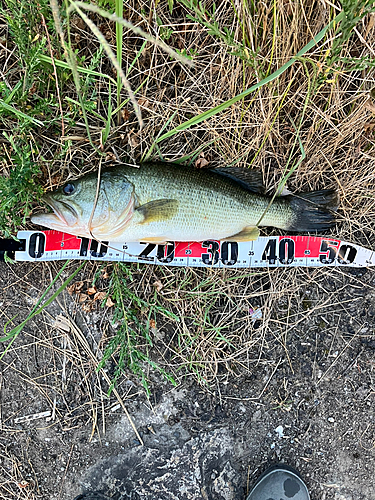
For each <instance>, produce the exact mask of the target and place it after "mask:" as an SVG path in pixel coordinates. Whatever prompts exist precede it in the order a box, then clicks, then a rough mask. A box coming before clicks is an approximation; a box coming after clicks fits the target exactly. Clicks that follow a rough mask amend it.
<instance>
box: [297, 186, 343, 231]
mask: <svg viewBox="0 0 375 500" xmlns="http://www.w3.org/2000/svg"><path fill="white" fill-rule="evenodd" d="M288 198H289V199H290V206H291V208H292V211H293V219H292V222H291V224H290V226H289V227H288V231H298V232H303V231H306V232H314V231H324V230H326V229H330V228H331V227H333V226H334V225H335V223H336V214H335V210H337V207H338V204H339V195H338V193H337V191H336V190H333V189H325V190H322V191H311V192H310V193H298V194H296V195H289V196H288Z"/></svg>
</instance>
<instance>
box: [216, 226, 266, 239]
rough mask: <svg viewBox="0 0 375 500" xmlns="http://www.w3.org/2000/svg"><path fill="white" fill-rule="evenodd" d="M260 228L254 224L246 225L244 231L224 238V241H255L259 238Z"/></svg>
mask: <svg viewBox="0 0 375 500" xmlns="http://www.w3.org/2000/svg"><path fill="white" fill-rule="evenodd" d="M259 234H260V232H259V229H258V228H257V227H254V226H246V227H245V228H244V229H242V231H240V232H239V233H237V234H234V235H233V236H230V237H229V238H224V240H223V241H254V240H257V239H258V238H259Z"/></svg>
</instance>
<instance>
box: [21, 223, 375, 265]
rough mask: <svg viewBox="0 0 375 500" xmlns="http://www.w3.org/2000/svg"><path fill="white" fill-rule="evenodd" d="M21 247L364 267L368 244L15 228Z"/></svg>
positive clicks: (161, 259) (26, 257) (96, 255)
mask: <svg viewBox="0 0 375 500" xmlns="http://www.w3.org/2000/svg"><path fill="white" fill-rule="evenodd" d="M17 236H18V238H19V239H20V240H24V241H25V244H24V250H22V251H16V252H15V260H17V261H51V260H65V259H79V260H96V261H98V260H101V261H115V262H141V263H149V264H161V265H168V266H189V267H228V268H249V267H296V266H303V267H306V266H308V267H310V266H311V267H326V266H346V267H368V266H373V265H375V256H374V252H373V251H372V250H369V249H366V248H363V247H361V246H359V245H355V244H352V243H346V242H343V241H340V240H337V239H332V238H325V237H315V236H275V237H260V238H258V239H257V240H256V241H249V242H226V241H224V242H220V241H214V240H207V241H203V242H190V243H186V242H168V243H167V244H165V245H156V244H151V243H142V242H140V243H111V242H110V241H109V242H108V241H103V242H97V241H95V240H89V239H87V238H79V237H76V236H71V235H69V234H66V233H60V232H58V231H50V230H46V231H19V232H18V235H17Z"/></svg>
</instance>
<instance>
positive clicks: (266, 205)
mask: <svg viewBox="0 0 375 500" xmlns="http://www.w3.org/2000/svg"><path fill="white" fill-rule="evenodd" d="M262 190H263V185H262V182H261V176H260V173H259V172H258V171H252V170H248V169H242V168H223V169H222V170H199V169H196V168H188V167H183V166H180V165H177V164H173V163H162V162H159V163H145V164H143V165H141V166H140V167H139V168H135V167H132V166H127V165H119V166H116V167H114V168H111V169H108V170H106V171H104V172H103V173H102V175H101V180H100V188H99V195H98V198H97V202H96V205H95V211H94V213H92V212H93V208H94V202H95V197H96V191H97V174H88V175H86V176H83V177H81V178H80V179H77V180H74V181H69V182H68V183H67V184H65V185H64V186H62V187H60V188H59V189H57V190H56V191H54V192H51V193H47V194H45V195H44V198H43V199H44V201H45V202H46V203H47V204H48V205H49V206H50V207H51V208H52V210H53V212H54V213H47V214H36V215H33V216H32V219H31V220H32V222H34V223H36V224H40V225H42V226H46V227H48V228H50V229H55V230H58V231H63V232H65V233H69V234H73V235H76V236H82V237H87V238H92V237H94V238H96V239H98V240H101V241H112V242H132V241H144V242H152V243H164V242H166V241H203V240H212V239H214V240H227V241H231V240H232V241H250V240H255V239H257V238H258V236H259V229H258V227H259V226H273V227H276V228H279V229H285V230H287V231H297V232H315V231H322V230H325V229H328V228H330V227H332V226H333V225H334V223H335V216H334V214H333V213H332V210H334V209H335V208H336V205H337V194H336V192H335V191H328V190H325V191H313V192H310V193H303V194H298V195H288V196H282V197H277V198H275V200H274V201H273V203H272V204H271V205H270V197H268V196H265V195H263V194H260V191H262Z"/></svg>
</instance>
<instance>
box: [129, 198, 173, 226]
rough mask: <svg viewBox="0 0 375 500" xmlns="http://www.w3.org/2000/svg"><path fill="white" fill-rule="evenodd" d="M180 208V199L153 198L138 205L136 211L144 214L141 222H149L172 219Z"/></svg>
mask: <svg viewBox="0 0 375 500" xmlns="http://www.w3.org/2000/svg"><path fill="white" fill-rule="evenodd" d="M177 210H178V201H177V200H169V199H167V198H166V199H161V200H153V201H150V202H149V203H145V204H144V205H141V206H140V207H138V208H137V209H136V210H135V212H136V213H138V214H140V215H142V217H143V218H142V220H141V221H140V222H139V224H148V223H150V222H158V221H164V220H169V219H171V218H172V217H173V216H174V215H175V214H176V212H177Z"/></svg>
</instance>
